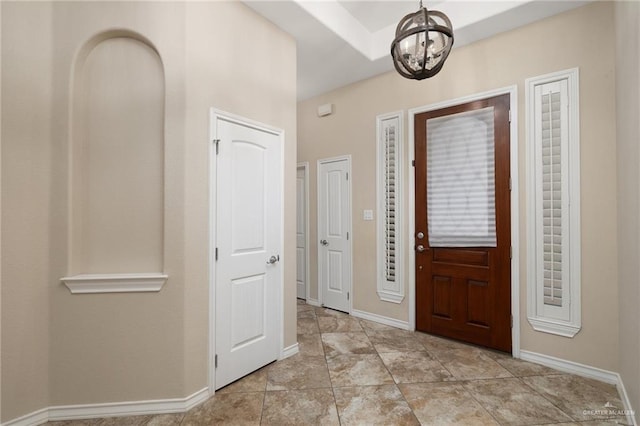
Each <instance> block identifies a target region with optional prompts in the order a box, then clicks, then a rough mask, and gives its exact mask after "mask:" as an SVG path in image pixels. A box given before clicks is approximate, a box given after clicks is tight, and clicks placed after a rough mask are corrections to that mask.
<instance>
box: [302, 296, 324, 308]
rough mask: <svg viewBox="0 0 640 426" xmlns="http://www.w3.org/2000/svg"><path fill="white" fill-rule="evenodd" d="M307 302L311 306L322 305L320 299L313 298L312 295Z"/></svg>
mask: <svg viewBox="0 0 640 426" xmlns="http://www.w3.org/2000/svg"><path fill="white" fill-rule="evenodd" d="M305 303H306V304H307V305H311V306H318V307H320V306H322V304H321V303H320V301H319V300H318V299H312V298H310V297H307V300H305Z"/></svg>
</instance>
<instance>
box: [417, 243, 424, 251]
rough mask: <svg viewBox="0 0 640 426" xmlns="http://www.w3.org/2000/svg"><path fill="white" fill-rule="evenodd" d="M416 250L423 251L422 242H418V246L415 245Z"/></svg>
mask: <svg viewBox="0 0 640 426" xmlns="http://www.w3.org/2000/svg"><path fill="white" fill-rule="evenodd" d="M416 250H417V251H418V252H419V253H422V252H423V251H424V246H423V245H422V244H420V245H419V246H417V247H416Z"/></svg>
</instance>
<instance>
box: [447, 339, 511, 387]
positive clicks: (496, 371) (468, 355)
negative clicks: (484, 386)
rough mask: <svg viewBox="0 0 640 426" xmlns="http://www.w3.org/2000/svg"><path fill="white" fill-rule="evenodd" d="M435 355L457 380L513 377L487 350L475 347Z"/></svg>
mask: <svg viewBox="0 0 640 426" xmlns="http://www.w3.org/2000/svg"><path fill="white" fill-rule="evenodd" d="M434 355H435V357H436V359H437V360H438V361H440V362H441V363H442V365H443V366H444V368H446V369H447V370H449V372H450V373H451V374H452V375H453V377H455V378H456V379H457V380H474V379H497V378H504V377H513V375H512V374H511V373H509V372H508V371H507V370H506V369H504V368H503V367H502V366H501V365H500V364H498V363H497V362H496V361H495V360H494V359H493V358H491V357H490V356H489V355H487V354H486V353H485V351H482V350H480V349H477V348H475V347H467V348H462V349H451V350H448V351H439V352H435V353H434Z"/></svg>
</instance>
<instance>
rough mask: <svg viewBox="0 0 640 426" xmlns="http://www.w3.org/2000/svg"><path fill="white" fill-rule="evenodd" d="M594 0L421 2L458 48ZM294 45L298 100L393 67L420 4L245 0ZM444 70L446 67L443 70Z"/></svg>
mask: <svg viewBox="0 0 640 426" xmlns="http://www.w3.org/2000/svg"><path fill="white" fill-rule="evenodd" d="M590 1H592V0H555V1H547V0H498V1H484V0H475V1H474V0H431V1H427V0H424V5H425V6H426V7H427V9H434V10H440V11H441V12H444V13H445V14H446V15H447V16H448V17H449V19H451V22H452V24H453V30H454V39H455V42H454V46H453V49H454V50H453V52H452V55H453V54H455V49H456V48H457V47H461V46H464V45H466V44H469V43H473V42H474V41H477V40H481V39H483V38H486V37H490V36H492V35H495V34H498V33H500V32H503V31H508V30H511V29H514V28H517V27H520V26H523V25H526V24H529V23H531V22H534V21H537V20H539V19H543V18H546V17H549V16H552V15H555V14H558V13H561V12H564V11H567V10H569V9H573V8H576V7H579V6H582V5H584V4H586V3H589V2H590ZM244 3H245V4H247V5H248V6H249V7H250V8H252V9H254V10H255V11H256V12H258V13H259V14H261V15H262V16H264V17H265V18H267V19H268V20H270V21H271V22H273V23H274V24H275V25H277V26H278V27H280V28H281V29H283V30H284V31H286V32H287V33H289V34H291V35H292V36H293V37H294V38H295V39H296V42H297V67H298V81H297V87H298V100H305V99H308V98H311V97H313V96H316V95H319V94H321V93H325V92H327V91H330V90H333V89H336V88H338V87H341V86H344V85H347V84H350V83H354V82H356V81H359V80H363V79H365V78H369V77H372V76H374V75H377V74H381V73H384V72H387V71H391V70H392V69H393V63H392V61H391V57H390V53H389V52H390V46H391V41H392V40H393V39H394V37H395V27H396V25H397V23H398V21H400V19H401V18H402V17H403V16H404V15H406V14H408V13H412V12H415V11H417V10H418V7H419V1H418V0H392V1H388V0H387V1H375V0H363V1H354V0H321V1H318V0H278V1H271V0H245V1H244ZM445 69H446V67H445Z"/></svg>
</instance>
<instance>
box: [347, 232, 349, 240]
mask: <svg viewBox="0 0 640 426" xmlns="http://www.w3.org/2000/svg"><path fill="white" fill-rule="evenodd" d="M347 240H349V232H347Z"/></svg>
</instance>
